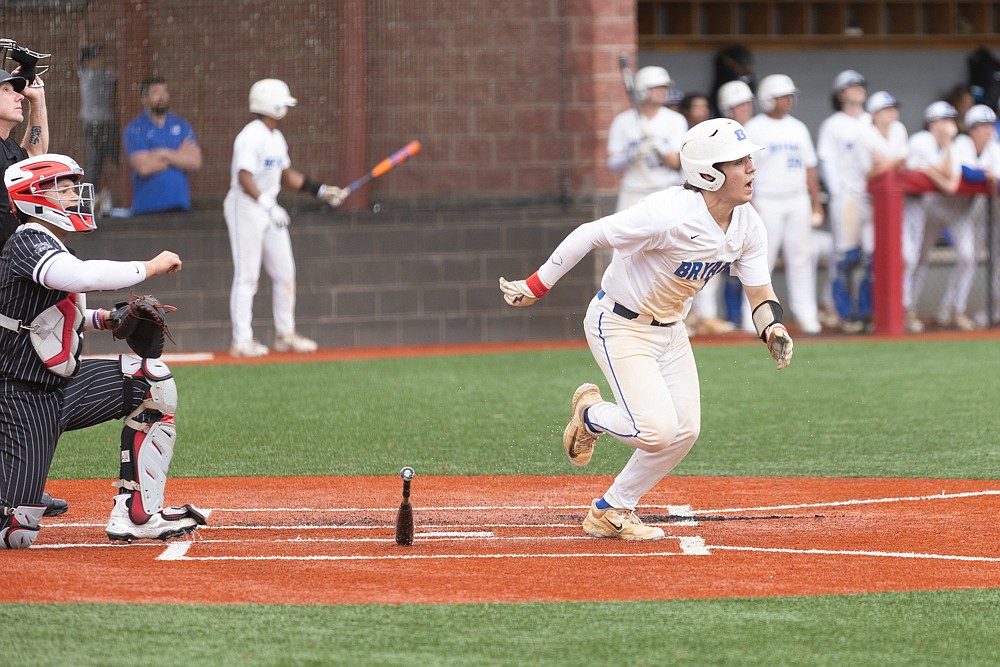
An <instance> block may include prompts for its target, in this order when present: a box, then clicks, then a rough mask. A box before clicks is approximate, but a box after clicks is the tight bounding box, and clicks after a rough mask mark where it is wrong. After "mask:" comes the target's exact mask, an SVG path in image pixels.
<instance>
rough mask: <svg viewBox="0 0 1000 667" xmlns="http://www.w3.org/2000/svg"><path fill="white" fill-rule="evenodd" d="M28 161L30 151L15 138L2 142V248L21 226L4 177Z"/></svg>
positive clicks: (0, 143)
mask: <svg viewBox="0 0 1000 667" xmlns="http://www.w3.org/2000/svg"><path fill="white" fill-rule="evenodd" d="M27 159H28V151H26V150H24V149H23V148H21V146H20V144H18V143H17V142H16V141H15V140H14V138H13V137H7V138H6V139H2V140H0V248H3V244H4V243H6V242H7V239H9V238H10V237H11V236H13V235H14V232H15V231H17V226H18V225H19V224H20V223H19V222H18V221H17V216H15V215H14V213H13V211H11V210H10V199H8V198H7V186H6V185H4V182H3V175H4V172H6V171H7V167H9V166H10V165H12V164H14V163H15V162H20V161H21V160H27Z"/></svg>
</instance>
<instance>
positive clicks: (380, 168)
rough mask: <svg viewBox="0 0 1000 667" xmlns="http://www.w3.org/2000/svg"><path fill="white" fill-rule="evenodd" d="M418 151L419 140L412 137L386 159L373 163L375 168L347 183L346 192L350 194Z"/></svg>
mask: <svg viewBox="0 0 1000 667" xmlns="http://www.w3.org/2000/svg"><path fill="white" fill-rule="evenodd" d="M419 152H420V142H419V141H417V140H415V139H414V140H413V141H411V142H410V143H408V144H406V145H405V146H403V147H402V148H400V149H399V150H398V151H396V152H395V153H393V154H392V155H390V156H389V157H387V158H386V159H384V160H382V161H381V162H379V163H378V164H377V165H375V168H374V169H372V170H371V171H369V172H368V173H367V174H365V175H364V176H362V177H361V178H359V179H358V180H356V181H354V182H353V183H351V184H350V185H348V186H347V193H348V194H350V193H352V192H354V191H355V190H357V189H358V188H360V187H361V186H362V185H364V184H365V183H368V182H369V181H372V180H374V179H376V178H378V177H379V176H381V175H383V174H385V173H386V172H387V171H389V170H390V169H392V168H393V167H395V166H396V165H398V164H400V163H402V162H405V161H406V160H408V159H409V158H411V157H413V156H414V155H416V154H417V153H419Z"/></svg>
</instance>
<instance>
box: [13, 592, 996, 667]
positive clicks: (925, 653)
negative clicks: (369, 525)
mask: <svg viewBox="0 0 1000 667" xmlns="http://www.w3.org/2000/svg"><path fill="white" fill-rule="evenodd" d="M665 576H666V574H665ZM998 609H1000V591H998V590H972V591H936V592H921V593H884V594H880V595H853V596H815V597H794V598H754V599H721V600H718V599H717V600H678V601H670V602H634V603H623V602H616V603H549V604H537V603H531V604H489V605H429V606H425V605H400V606H367V605H341V606H281V605H279V606H260V605H243V606H218V607H212V606H201V605H195V606H164V605H143V606H135V605H0V623H2V625H3V626H4V627H5V628H6V629H8V630H10V629H12V628H23V629H24V630H25V632H19V633H18V635H19V637H17V638H16V637H15V636H13V634H12V633H11V632H9V631H8V632H7V633H5V634H4V635H0V648H3V649H4V659H5V661H6V662H5V663H4V664H10V665H34V666H37V667H45V666H49V665H51V666H52V667H65V666H66V665H79V666H81V667H83V666H87V665H115V664H122V663H123V662H127V663H130V664H137V665H144V666H146V667H153V666H155V665H186V666H194V665H212V666H214V667H225V666H228V665H234V666H236V665H510V666H511V667H515V666H516V667H520V666H521V665H541V666H545V665H588V666H592V665H593V666H597V665H608V666H609V667H610V666H615V667H617V666H623V665H635V666H646V665H648V666H650V667H653V666H658V665H768V666H770V665H851V666H857V665H879V666H880V667H889V666H893V665H899V666H905V667H912V666H913V665H962V666H969V667H971V666H975V665H984V666H985V665H990V666H992V665H996V664H997V659H998V658H1000V649H998V646H1000V616H998V611H997V610H998ZM29 628H30V639H29V636H28V634H26V632H27V629H29ZM18 639H19V640H20V641H18Z"/></svg>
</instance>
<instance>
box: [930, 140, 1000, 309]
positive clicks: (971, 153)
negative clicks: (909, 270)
mask: <svg viewBox="0 0 1000 667" xmlns="http://www.w3.org/2000/svg"><path fill="white" fill-rule="evenodd" d="M951 162H952V168H953V169H955V170H957V171H961V169H962V167H971V168H973V169H986V170H990V171H992V172H993V173H1000V144H998V143H997V142H996V141H995V140H994V141H991V142H990V143H988V144H986V146H985V147H984V148H983V150H982V152H979V153H977V152H976V147H975V144H974V143H973V141H972V138H971V137H970V136H969V135H967V134H960V135H958V136H957V137H955V140H954V141H953V142H952V145H951ZM985 219H986V197H985V196H984V195H976V196H974V197H967V196H956V197H942V198H941V200H940V210H928V211H927V229H926V232H925V234H924V242H923V248H922V252H921V261H920V266H919V267H918V269H917V271H916V274H915V275H914V280H913V289H914V293H915V294H919V293H920V288H921V287H922V286H923V281H924V278H925V277H926V274H927V268H928V267H927V255H928V253H929V251H930V249H931V248H932V247H933V245H934V243H935V242H936V241H937V238H938V234H939V233H940V231H941V229H942V227H946V228H947V229H948V231H949V233H950V234H951V242H952V247H953V248H954V250H955V269H954V270H953V271H952V272H951V276H950V277H949V279H948V287H947V289H946V290H945V293H944V295H943V296H942V297H941V304H940V306H939V307H938V313H937V319H938V321H939V322H940V323H942V324H948V323H951V322H952V320H953V319H954V318H955V316H958V315H965V314H966V308H967V306H968V302H969V292H970V291H971V290H972V283H973V280H974V279H975V275H976V241H977V236H979V234H978V233H977V230H979V229H981V228H982V227H983V224H984V221H985Z"/></svg>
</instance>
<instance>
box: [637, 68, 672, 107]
mask: <svg viewBox="0 0 1000 667" xmlns="http://www.w3.org/2000/svg"><path fill="white" fill-rule="evenodd" d="M672 84H673V79H671V78H670V75H669V74H667V70H665V69H663V68H662V67H656V66H649V67H643V68H642V69H640V70H639V71H638V72H636V73H635V96H636V97H638V98H639V101H641V102H645V101H646V100H648V99H649V89H650V88H659V87H661V86H665V87H667V88H669V87H670V86H671V85H672Z"/></svg>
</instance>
